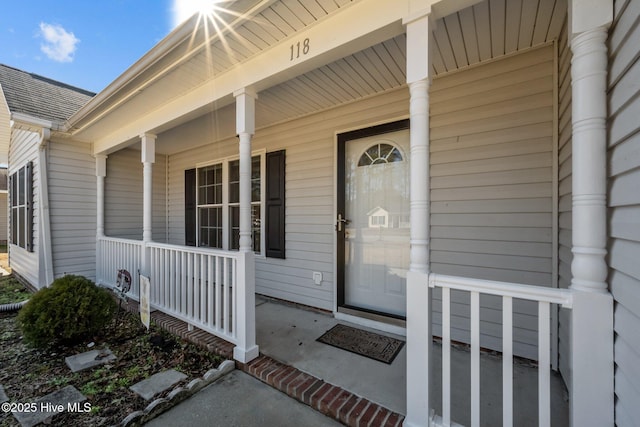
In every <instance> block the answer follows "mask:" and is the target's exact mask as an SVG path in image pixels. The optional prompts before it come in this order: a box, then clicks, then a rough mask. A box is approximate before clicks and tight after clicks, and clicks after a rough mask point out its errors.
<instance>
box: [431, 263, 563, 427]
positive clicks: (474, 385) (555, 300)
mask: <svg viewBox="0 0 640 427" xmlns="http://www.w3.org/2000/svg"><path fill="white" fill-rule="evenodd" d="M429 286H430V287H431V288H441V289H442V418H441V419H437V420H434V424H435V425H442V426H450V425H452V423H451V290H452V289H453V290H459V291H466V292H469V294H470V303H471V307H470V314H471V316H470V317H471V319H470V323H471V325H470V326H471V328H470V329H471V408H470V409H471V411H470V414H471V427H476V426H480V294H487V295H496V296H499V297H501V298H502V340H503V352H502V400H503V402H502V411H503V413H502V415H503V424H502V425H503V426H505V427H508V426H513V309H512V304H513V299H514V298H518V299H522V300H528V301H534V302H537V304H538V425H539V426H550V424H551V400H550V386H551V385H550V378H551V377H550V370H551V367H550V365H551V359H550V354H551V353H550V317H549V316H550V307H551V304H558V305H561V306H563V307H565V308H571V307H572V293H571V292H570V291H569V290H565V289H552V288H544V287H540V286H530V285H522V284H516V283H504V282H494V281H485V280H479V279H470V278H463V277H454V276H444V275H439V274H429ZM438 418H439V417H438Z"/></svg>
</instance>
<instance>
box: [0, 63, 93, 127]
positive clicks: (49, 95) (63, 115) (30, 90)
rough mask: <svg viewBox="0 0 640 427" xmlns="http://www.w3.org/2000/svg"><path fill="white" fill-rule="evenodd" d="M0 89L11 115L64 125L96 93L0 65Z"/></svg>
mask: <svg viewBox="0 0 640 427" xmlns="http://www.w3.org/2000/svg"><path fill="white" fill-rule="evenodd" d="M0 86H2V91H3V92H4V96H5V99H6V100H7V104H8V106H9V111H11V112H12V113H23V114H28V115H30V116H33V117H37V118H40V119H45V120H51V121H57V122H64V121H65V120H67V119H68V118H69V117H71V116H72V115H73V113H75V112H76V111H78V110H79V109H80V107H82V106H83V105H85V104H86V103H87V102H89V100H90V99H91V98H93V97H94V96H95V93H93V92H89V91H87V90H83V89H79V88H77V87H73V86H70V85H68V84H65V83H61V82H58V81H55V80H52V79H48V78H46V77H42V76H39V75H37V74H32V73H28V72H26V71H22V70H18V69H16V68H13V67H9V66H7V65H3V64H0Z"/></svg>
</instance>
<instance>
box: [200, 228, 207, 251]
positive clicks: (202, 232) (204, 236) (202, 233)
mask: <svg viewBox="0 0 640 427" xmlns="http://www.w3.org/2000/svg"><path fill="white" fill-rule="evenodd" d="M200 246H205V247H206V246H209V229H208V228H205V227H200Z"/></svg>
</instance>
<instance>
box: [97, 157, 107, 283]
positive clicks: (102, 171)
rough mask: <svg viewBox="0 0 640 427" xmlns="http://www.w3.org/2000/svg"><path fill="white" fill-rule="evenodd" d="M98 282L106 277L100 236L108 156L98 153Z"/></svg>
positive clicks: (102, 223)
mask: <svg viewBox="0 0 640 427" xmlns="http://www.w3.org/2000/svg"><path fill="white" fill-rule="evenodd" d="M95 158H96V282H98V283H100V282H102V281H103V280H104V279H105V272H104V271H103V268H104V266H103V263H102V259H103V257H102V256H103V254H102V252H101V248H102V246H101V244H100V238H102V237H104V178H105V177H106V176H107V156H106V155H105V154H96V155H95Z"/></svg>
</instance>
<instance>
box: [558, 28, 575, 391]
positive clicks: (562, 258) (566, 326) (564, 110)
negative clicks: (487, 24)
mask: <svg viewBox="0 0 640 427" xmlns="http://www.w3.org/2000/svg"><path fill="white" fill-rule="evenodd" d="M558 165H559V167H558V287H560V288H565V289H566V288H568V287H569V286H570V285H571V277H572V276H571V261H572V259H573V254H572V253H571V246H572V242H571V239H572V234H571V207H572V200H571V195H572V194H571V191H572V190H571V185H572V181H571V49H570V47H569V43H568V40H567V23H566V22H565V26H564V28H563V30H562V33H561V35H560V39H559V40H558ZM570 337H571V312H570V311H569V310H567V309H560V310H559V313H558V366H559V369H560V372H561V373H562V376H563V378H564V380H565V384H567V387H570V384H571V381H570V374H571V369H570V366H569V363H570V360H571V357H570V356H571V353H570V350H571V349H570V342H569V339H570Z"/></svg>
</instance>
